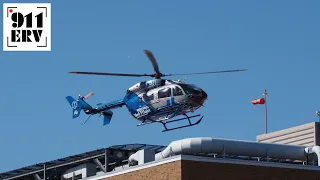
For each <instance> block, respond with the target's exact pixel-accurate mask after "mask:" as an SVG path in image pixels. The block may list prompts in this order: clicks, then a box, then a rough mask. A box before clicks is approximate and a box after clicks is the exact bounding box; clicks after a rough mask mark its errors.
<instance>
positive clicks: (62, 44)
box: [0, 0, 320, 172]
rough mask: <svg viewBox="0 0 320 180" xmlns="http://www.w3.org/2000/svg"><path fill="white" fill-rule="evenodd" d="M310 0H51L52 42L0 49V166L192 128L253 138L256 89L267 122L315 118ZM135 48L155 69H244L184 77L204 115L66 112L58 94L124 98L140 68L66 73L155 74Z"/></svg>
mask: <svg viewBox="0 0 320 180" xmlns="http://www.w3.org/2000/svg"><path fill="white" fill-rule="evenodd" d="M6 2H9V1H6ZM10 2H20V1H16V0H14V1H13V0H12V1H10ZM28 2H32V1H28ZM33 2H41V1H33ZM319 6H320V2H319V1H315V0H311V1H292V0H290V1H289V0H285V1H275V0H274V1H254V0H247V1H219V2H218V1H210V0H206V1H199V2H196V1H185V0H184V1H168V0H167V1H152V2H151V1H146V0H144V1H141V0H138V1H116V0H112V1H111V0H109V1H90V3H89V1H75V0H72V1H71V0H68V1H53V2H52V51H51V52H3V51H2V52H1V61H0V82H1V88H0V94H1V102H2V103H1V105H0V112H1V113H0V120H1V125H0V162H1V163H0V172H4V171H8V170H11V169H16V168H20V167H24V166H28V165H32V164H35V163H40V162H44V161H49V160H54V159H57V158H62V157H65V156H69V155H73V154H77V153H82V152H85V151H90V150H94V149H98V148H103V147H108V146H111V145H115V144H125V143H148V144H162V145H167V144H168V143H170V142H171V141H173V140H177V139H182V138H188V137H200V136H209V137H219V138H232V139H241V140H255V137H256V136H257V135H259V134H262V133H263V130H264V126H263V106H261V105H260V106H253V105H252V104H251V100H252V99H253V98H259V97H261V94H262V93H263V90H264V88H267V90H268V91H269V93H270V96H269V99H268V110H269V114H268V120H269V123H268V125H269V126H268V127H269V130H270V131H275V130H279V129H282V128H287V127H291V126H295V125H300V124H304V123H308V122H312V121H316V120H317V117H316V116H315V111H316V110H319V109H320V106H319V103H318V100H319V90H320V85H319V70H318V69H319V66H320V61H319V56H320V54H319V49H320V43H319V42H320V36H319V32H320V25H319V17H320V12H319V9H318V7H319ZM1 16H2V13H1ZM0 19H1V20H2V17H1V18H0ZM1 24H2V22H1ZM0 31H1V34H2V28H1V29H0ZM1 37H2V35H1ZM1 42H2V41H1ZM144 49H150V50H151V51H152V52H153V53H154V55H155V57H156V58H157V60H158V62H159V66H160V69H161V71H162V72H163V73H185V72H197V71H213V70H221V69H236V68H248V69H249V70H248V71H247V72H242V73H230V74H218V75H217V74H214V75H205V76H201V75H199V76H188V77H187V82H189V83H194V84H196V85H198V86H200V87H201V88H203V89H204V90H205V91H206V92H207V93H208V98H209V100H208V101H207V102H206V106H205V107H204V108H202V109H200V110H199V113H202V114H204V115H205V117H204V119H203V121H202V122H201V124H199V125H198V126H195V127H192V128H185V129H182V130H177V131H173V132H167V133H162V132H161V130H162V128H163V127H162V126H161V124H159V125H157V124H153V125H150V126H144V127H136V124H137V123H138V121H136V120H135V119H133V117H132V116H131V115H130V114H129V112H128V110H127V109H126V108H125V107H124V108H122V109H117V110H115V111H114V116H113V119H112V122H111V124H110V125H109V126H105V127H103V126H102V120H101V119H100V118H98V117H97V116H96V117H93V118H91V120H90V121H89V122H88V123H87V124H86V125H81V123H82V121H83V120H85V116H82V118H81V119H79V120H73V119H72V118H71V117H72V111H71V108H70V106H69V104H68V103H67V101H66V100H65V96H66V95H72V96H76V95H77V94H78V93H81V94H83V95H84V94H86V93H88V92H90V91H94V92H95V96H93V97H92V98H91V99H89V100H88V102H89V103H90V104H93V105H95V104H96V103H98V102H100V101H112V100H115V99H118V98H122V97H124V95H125V92H126V89H127V88H128V87H130V86H131V85H133V84H135V83H137V82H138V81H143V80H146V79H148V78H129V77H108V76H106V77H101V76H84V75H70V74H68V73H67V72H69V71H106V72H127V73H152V72H153V69H152V66H151V64H150V62H149V60H148V59H147V57H146V56H145V54H144V53H143V50H144ZM176 78H177V79H183V78H184V77H176Z"/></svg>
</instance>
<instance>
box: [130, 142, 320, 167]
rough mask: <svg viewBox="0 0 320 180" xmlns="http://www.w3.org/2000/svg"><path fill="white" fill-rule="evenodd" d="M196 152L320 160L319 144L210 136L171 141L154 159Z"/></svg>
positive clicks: (132, 157)
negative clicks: (265, 141)
mask: <svg viewBox="0 0 320 180" xmlns="http://www.w3.org/2000/svg"><path fill="white" fill-rule="evenodd" d="M196 153H219V154H228V155H239V156H254V157H267V158H277V159H291V160H306V159H307V155H308V154H313V153H315V154H316V155H317V157H318V160H320V147H319V146H314V147H306V146H296V145H284V144H275V143H261V142H254V141H240V140H230V139H217V138H211V137H199V138H187V139H182V140H177V141H173V142H171V143H170V144H169V145H168V146H167V147H166V148H165V149H164V150H163V151H162V152H159V153H157V154H156V155H155V160H160V159H163V158H167V157H170V156H174V155H180V154H184V155H192V154H196ZM130 161H137V160H136V159H135V155H134V154H133V155H131V156H130V158H129V162H130ZM318 162H320V161H318Z"/></svg>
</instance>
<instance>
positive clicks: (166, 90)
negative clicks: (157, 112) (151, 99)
mask: <svg viewBox="0 0 320 180" xmlns="http://www.w3.org/2000/svg"><path fill="white" fill-rule="evenodd" d="M170 96H171V88H164V89H161V90H159V91H158V98H165V97H170Z"/></svg>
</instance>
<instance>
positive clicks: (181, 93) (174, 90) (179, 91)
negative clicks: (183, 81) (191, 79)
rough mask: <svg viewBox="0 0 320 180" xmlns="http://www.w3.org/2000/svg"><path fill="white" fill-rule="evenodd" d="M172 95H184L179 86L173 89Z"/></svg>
mask: <svg viewBox="0 0 320 180" xmlns="http://www.w3.org/2000/svg"><path fill="white" fill-rule="evenodd" d="M172 93H173V96H181V95H183V92H182V90H181V89H180V88H179V87H178V86H175V87H173V88H172Z"/></svg>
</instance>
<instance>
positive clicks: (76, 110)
mask: <svg viewBox="0 0 320 180" xmlns="http://www.w3.org/2000/svg"><path fill="white" fill-rule="evenodd" d="M66 99H67V101H68V102H69V105H70V106H71V108H72V109H73V111H72V118H73V119H74V118H77V117H79V116H80V112H81V110H83V111H84V112H85V113H86V114H89V115H95V114H100V115H103V125H107V124H109V123H110V122H111V118H112V116H113V112H112V111H111V109H115V108H120V107H122V106H123V105H125V102H124V100H123V99H119V100H116V101H112V102H108V103H99V104H97V107H92V106H90V105H89V104H88V103H87V102H85V100H84V99H85V98H84V97H79V98H78V99H77V100H75V99H74V98H73V97H71V96H67V97H66Z"/></svg>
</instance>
